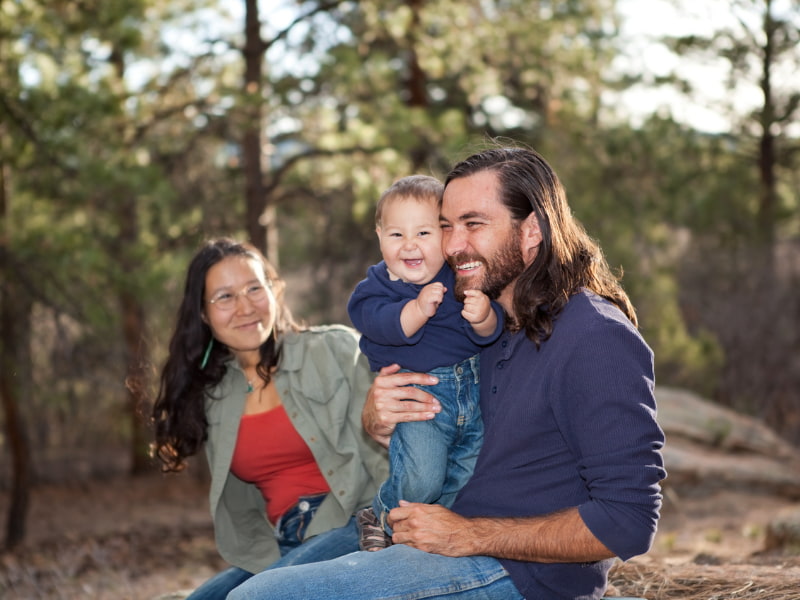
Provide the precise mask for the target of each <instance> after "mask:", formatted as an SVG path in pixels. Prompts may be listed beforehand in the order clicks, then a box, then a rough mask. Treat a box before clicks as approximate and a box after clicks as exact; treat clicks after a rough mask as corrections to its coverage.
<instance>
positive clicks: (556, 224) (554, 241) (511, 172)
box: [445, 148, 637, 346]
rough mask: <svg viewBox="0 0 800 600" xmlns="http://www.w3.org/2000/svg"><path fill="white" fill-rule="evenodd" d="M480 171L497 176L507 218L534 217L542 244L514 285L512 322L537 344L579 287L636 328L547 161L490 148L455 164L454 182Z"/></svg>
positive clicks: (525, 151)
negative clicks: (610, 305) (616, 309)
mask: <svg viewBox="0 0 800 600" xmlns="http://www.w3.org/2000/svg"><path fill="white" fill-rule="evenodd" d="M482 171H493V172H495V173H497V176H498V179H499V182H500V187H501V190H500V197H501V199H502V201H503V204H505V205H506V207H507V208H508V209H509V211H511V215H512V217H513V219H514V220H515V221H517V222H520V223H521V222H522V221H524V220H525V219H526V218H527V217H528V215H530V214H531V213H532V212H533V213H535V214H536V219H537V220H538V222H539V229H540V230H541V234H542V242H541V244H540V246H539V252H538V253H537V255H536V258H535V259H534V260H533V262H532V263H531V264H530V265H528V267H527V268H526V269H525V270H524V271H523V272H522V274H521V275H520V276H519V278H518V279H517V282H516V285H515V287H514V299H513V302H514V313H515V316H516V320H515V323H513V324H512V327H516V328H518V329H524V330H525V333H526V335H527V336H528V338H529V339H530V340H531V341H533V342H534V343H536V345H537V346H538V345H540V344H541V343H542V342H543V341H545V340H546V339H547V338H549V337H550V335H551V333H552V332H553V322H554V321H555V319H556V318H557V317H558V315H559V314H560V313H561V311H562V310H563V308H564V305H566V303H567V301H568V300H569V298H570V296H572V295H573V294H576V293H578V292H580V290H581V289H583V288H585V289H588V290H591V291H593V292H594V293H596V294H598V295H599V296H602V297H604V298H606V299H607V300H609V301H611V302H613V303H614V304H615V305H616V306H618V307H619V309H620V310H621V311H622V312H623V313H625V316H626V317H627V318H628V319H630V321H631V322H632V323H633V324H634V325H637V319H636V312H635V311H634V308H633V305H632V304H631V302H630V300H629V299H628V295H627V294H626V293H625V290H623V289H622V286H621V285H620V283H619V278H618V277H617V276H616V275H615V274H614V273H613V272H612V271H611V268H610V267H609V266H608V263H607V262H606V259H605V257H604V256H603V253H602V251H601V250H600V247H599V246H598V245H597V243H596V242H595V241H594V240H593V239H592V238H590V237H589V235H588V234H587V233H586V230H585V229H584V228H583V225H581V224H580V223H579V222H578V221H577V219H575V217H574V216H573V215H572V211H571V210H570V208H569V204H568V203H567V194H566V192H565V190H564V187H563V186H562V185H561V182H560V181H559V179H558V176H557V175H556V174H555V172H553V170H552V168H551V167H550V165H548V164H547V161H545V159H544V158H543V157H542V156H541V155H539V154H538V153H537V152H535V151H534V150H531V149H528V148H491V149H489V150H484V151H483V152H479V153H477V154H474V155H473V156H470V157H469V158H467V159H465V160H463V161H461V162H460V163H458V164H457V165H456V166H455V167H453V169H452V170H451V171H450V173H449V174H448V176H447V178H446V180H445V187H447V184H449V183H450V182H451V181H453V180H454V179H458V178H461V177H467V176H469V175H474V174H475V173H479V172H482Z"/></svg>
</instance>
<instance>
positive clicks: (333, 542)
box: [186, 494, 358, 600]
mask: <svg viewBox="0 0 800 600" xmlns="http://www.w3.org/2000/svg"><path fill="white" fill-rule="evenodd" d="M325 496H326V494H318V495H315V496H301V497H300V499H299V501H298V503H297V504H296V505H295V506H293V507H292V508H290V509H289V510H288V511H286V512H285V513H284V514H283V515H282V516H281V518H280V519H279V520H278V523H276V526H275V537H276V539H277V540H278V547H279V548H280V551H281V558H280V559H278V560H277V561H275V562H274V563H272V564H271V565H270V566H269V567H267V568H268V569H276V568H278V567H286V566H291V565H302V564H306V563H313V562H318V561H322V560H329V559H332V558H337V557H339V556H342V555H344V554H347V553H349V552H354V551H355V550H358V529H357V528H356V523H355V517H351V518H350V521H349V522H348V523H347V525H345V526H344V527H340V528H338V529H334V530H331V531H328V532H326V533H324V534H321V535H318V536H315V537H312V538H311V539H309V540H307V541H305V542H304V541H303V536H304V534H305V531H306V528H307V527H308V524H309V523H310V522H311V519H312V518H313V516H314V514H315V513H316V512H317V508H318V507H319V505H320V504H322V501H323V500H324V499H325ZM251 577H253V573H250V572H249V571H245V570H244V569H240V568H239V567H231V568H229V569H226V570H225V571H222V572H221V573H218V574H216V575H215V576H213V577H212V578H211V579H209V580H208V581H206V582H205V583H203V585H201V586H200V587H199V588H197V589H196V590H195V591H194V592H192V594H191V595H190V596H188V598H187V599H186V600H225V598H226V597H227V595H228V592H230V591H231V590H232V589H234V588H235V587H237V586H238V585H240V584H242V583H244V582H245V581H247V580H248V579H250V578H251Z"/></svg>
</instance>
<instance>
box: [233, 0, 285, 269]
mask: <svg viewBox="0 0 800 600" xmlns="http://www.w3.org/2000/svg"><path fill="white" fill-rule="evenodd" d="M244 35H245V43H244V50H243V54H244V131H243V134H242V163H243V166H244V180H245V191H244V195H245V207H246V208H245V219H246V221H245V227H246V229H247V235H248V237H249V238H250V241H251V242H252V243H253V244H254V245H255V246H256V247H257V248H258V249H260V250H261V251H262V252H263V253H264V254H266V255H267V258H269V259H270V261H272V262H273V263H275V264H277V262H278V258H277V256H270V249H273V250H274V248H275V245H274V244H270V243H269V237H270V236H271V235H272V233H271V231H269V229H268V225H269V223H267V221H266V219H265V218H264V215H265V214H266V213H268V210H267V209H268V206H267V205H268V199H267V196H266V191H265V186H264V179H263V177H264V174H263V168H262V165H261V161H262V152H261V147H262V136H261V129H262V114H261V112H262V100H261V93H262V89H261V88H262V85H263V75H262V72H261V70H262V68H263V63H264V49H265V46H264V41H263V40H262V39H261V19H260V17H259V14H258V0H245V23H244Z"/></svg>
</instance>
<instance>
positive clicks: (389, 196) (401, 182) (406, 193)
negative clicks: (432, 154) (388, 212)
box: [375, 175, 444, 227]
mask: <svg viewBox="0 0 800 600" xmlns="http://www.w3.org/2000/svg"><path fill="white" fill-rule="evenodd" d="M443 191H444V185H443V184H442V182H441V181H439V180H438V179H436V178H435V177H431V176H430V175H409V176H408V177H403V178H402V179H398V180H397V181H395V182H394V183H393V184H392V185H390V186H389V187H388V188H387V189H386V191H385V192H383V194H381V197H380V199H379V200H378V204H377V205H376V206H375V226H376V227H380V226H381V219H382V217H383V211H384V209H385V207H386V205H387V204H389V203H390V202H391V201H392V200H396V199H398V198H412V199H414V200H417V201H418V202H436V203H437V204H438V203H439V201H440V200H441V197H442V192H443Z"/></svg>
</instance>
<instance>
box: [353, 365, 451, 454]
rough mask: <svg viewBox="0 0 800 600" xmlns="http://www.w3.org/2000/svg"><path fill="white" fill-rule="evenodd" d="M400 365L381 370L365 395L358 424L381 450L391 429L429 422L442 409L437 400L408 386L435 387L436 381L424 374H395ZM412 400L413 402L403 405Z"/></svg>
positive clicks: (386, 444) (390, 435) (387, 445)
mask: <svg viewBox="0 0 800 600" xmlns="http://www.w3.org/2000/svg"><path fill="white" fill-rule="evenodd" d="M399 370H400V366H399V365H390V366H388V367H384V368H383V369H381V370H380V373H379V374H378V376H377V377H376V378H375V381H374V382H373V383H372V386H371V387H370V388H369V393H368V394H367V401H366V403H365V404H364V411H363V412H362V413H361V422H362V423H363V425H364V429H365V430H366V431H367V433H368V434H369V435H370V436H372V438H373V439H374V440H375V441H376V442H378V443H379V444H380V445H381V446H383V447H384V448H388V447H389V440H390V439H391V437H392V433H393V432H394V428H395V426H396V425H397V424H398V423H402V422H404V421H428V420H430V419H432V418H434V417H435V416H436V413H438V412H439V411H441V410H442V407H441V405H440V404H439V401H438V400H437V399H436V398H434V397H433V396H431V395H430V394H429V393H428V392H425V391H423V390H421V389H419V388H415V387H406V386H409V384H412V383H415V384H417V385H435V384H436V383H438V381H439V380H438V379H437V378H436V377H433V376H432V375H426V374H425V373H398V371H399ZM406 400H415V402H406Z"/></svg>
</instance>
